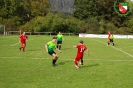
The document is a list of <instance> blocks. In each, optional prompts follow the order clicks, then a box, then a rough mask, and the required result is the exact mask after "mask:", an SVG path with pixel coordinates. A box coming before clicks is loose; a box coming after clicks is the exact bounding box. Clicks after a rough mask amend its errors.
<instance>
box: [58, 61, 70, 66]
mask: <svg viewBox="0 0 133 88" xmlns="http://www.w3.org/2000/svg"><path fill="white" fill-rule="evenodd" d="M70 62H72V61H63V62H59V63H58V65H65V64H66V63H70Z"/></svg>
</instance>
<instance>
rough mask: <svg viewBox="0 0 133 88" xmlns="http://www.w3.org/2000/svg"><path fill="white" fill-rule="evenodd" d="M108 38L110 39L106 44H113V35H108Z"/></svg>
mask: <svg viewBox="0 0 133 88" xmlns="http://www.w3.org/2000/svg"><path fill="white" fill-rule="evenodd" d="M109 40H110V41H109V42H108V45H109V44H110V43H112V44H113V46H114V36H113V35H111V36H110V38H109Z"/></svg>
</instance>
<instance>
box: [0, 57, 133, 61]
mask: <svg viewBox="0 0 133 88" xmlns="http://www.w3.org/2000/svg"><path fill="white" fill-rule="evenodd" d="M0 58H1V59H32V60H48V59H50V60H51V59H52V58H33V57H31V58H29V57H0ZM59 60H64V61H73V60H74V59H62V58H59ZM84 60H85V61H107V62H132V61H133V60H105V59H84Z"/></svg>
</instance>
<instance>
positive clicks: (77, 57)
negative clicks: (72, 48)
mask: <svg viewBox="0 0 133 88" xmlns="http://www.w3.org/2000/svg"><path fill="white" fill-rule="evenodd" d="M80 58H81V57H80V56H79V55H77V56H76V58H75V59H74V64H75V67H76V68H77V69H78V68H79V65H78V61H79V60H80Z"/></svg>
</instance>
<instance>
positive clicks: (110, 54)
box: [0, 35, 133, 88]
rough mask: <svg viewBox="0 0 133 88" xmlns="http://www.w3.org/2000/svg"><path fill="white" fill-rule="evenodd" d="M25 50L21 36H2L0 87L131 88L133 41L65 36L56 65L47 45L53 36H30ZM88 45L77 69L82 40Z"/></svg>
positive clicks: (132, 78) (132, 80) (0, 37)
mask: <svg viewBox="0 0 133 88" xmlns="http://www.w3.org/2000/svg"><path fill="white" fill-rule="evenodd" d="M28 37H29V40H28V41H27V46H26V52H22V51H19V49H18V48H19V47H20V46H21V44H19V43H18V40H19V36H17V35H16V36H0V88H132V87H133V40H132V39H115V46H114V47H113V46H112V45H110V46H107V45H106V39H91V38H79V37H78V36H64V38H65V41H64V42H63V45H62V53H58V52H57V51H56V53H57V54H58V56H59V59H58V61H57V63H56V64H57V66H56V67H52V64H51V62H52V57H51V56H50V55H49V54H47V53H46V50H45V48H44V45H45V44H46V43H47V42H48V41H51V39H52V36H43V35H42V36H41V35H37V36H35V35H34V36H30V35H29V36H28ZM81 39H82V40H84V44H85V45H86V46H87V47H88V48H89V56H87V55H86V52H85V55H84V65H83V66H80V69H76V68H75V66H74V63H73V59H74V58H75V56H76V52H77V49H76V48H73V45H75V44H78V41H79V40H81Z"/></svg>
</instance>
